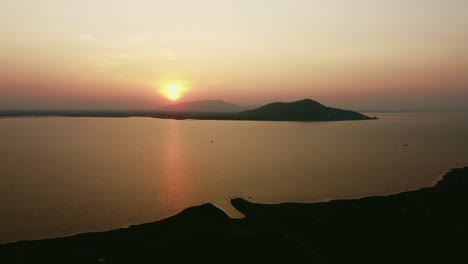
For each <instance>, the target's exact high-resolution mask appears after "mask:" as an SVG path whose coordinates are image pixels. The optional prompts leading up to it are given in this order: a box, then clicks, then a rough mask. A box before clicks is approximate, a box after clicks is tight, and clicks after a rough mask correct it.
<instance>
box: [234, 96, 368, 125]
mask: <svg viewBox="0 0 468 264" xmlns="http://www.w3.org/2000/svg"><path fill="white" fill-rule="evenodd" d="M237 117H238V119H241V120H271V121H337V120H366V119H373V118H371V117H368V116H366V115H363V114H360V113H358V112H354V111H350V110H342V109H338V108H332V107H327V106H324V105H322V104H320V103H318V102H316V101H314V100H311V99H304V100H301V101H296V102H291V103H281V102H277V103H271V104H267V105H264V106H262V107H260V108H257V109H254V110H247V111H242V112H240V113H238V114H237Z"/></svg>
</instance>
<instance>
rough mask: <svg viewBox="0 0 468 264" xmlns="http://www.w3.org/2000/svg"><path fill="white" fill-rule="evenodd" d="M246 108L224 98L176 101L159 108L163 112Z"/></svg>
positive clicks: (228, 111) (231, 110) (228, 110)
mask: <svg viewBox="0 0 468 264" xmlns="http://www.w3.org/2000/svg"><path fill="white" fill-rule="evenodd" d="M243 110H245V108H243V107H242V106H240V105H236V104H231V103H228V102H225V101H222V100H204V101H192V102H184V103H176V104H172V105H168V106H166V107H163V108H161V109H159V111H163V112H184V113H237V112H240V111H243Z"/></svg>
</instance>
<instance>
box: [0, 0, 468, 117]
mask: <svg viewBox="0 0 468 264" xmlns="http://www.w3.org/2000/svg"><path fill="white" fill-rule="evenodd" d="M467 47H468V1H466V0H439V1H435V0H380V1H379V0H353V1H350V0H296V1H294V0H191V1H190V0H165V1H162V0H159V1H158V0H132V1H129V0H128V1H118V0H100V1H95V0H81V1H65V0H14V1H13V0H11V1H8V0H7V1H1V2H0V109H130V108H131V109H151V108H157V107H159V106H162V105H165V104H167V103H168V100H167V99H166V98H164V97H163V96H162V95H161V93H160V92H159V89H160V88H161V87H162V86H164V85H166V84H167V83H172V82H178V83H182V84H183V85H184V87H185V88H186V89H187V91H186V93H185V94H184V95H183V96H182V98H181V99H180V100H181V101H190V100H204V99H223V100H226V101H229V102H233V103H237V104H260V103H266V102H271V101H292V100H296V99H302V98H306V97H307V98H312V99H316V100H318V101H320V102H322V103H324V104H327V105H331V106H336V107H342V108H351V109H356V110H427V111H429V110H434V111H438V110H444V111H445V110H452V111H453V110H468V48H467Z"/></svg>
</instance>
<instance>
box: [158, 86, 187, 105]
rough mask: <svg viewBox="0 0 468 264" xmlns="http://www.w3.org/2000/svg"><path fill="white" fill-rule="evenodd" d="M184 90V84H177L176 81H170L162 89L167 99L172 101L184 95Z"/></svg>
mask: <svg viewBox="0 0 468 264" xmlns="http://www.w3.org/2000/svg"><path fill="white" fill-rule="evenodd" d="M184 91H185V89H184V88H183V87H182V85H180V84H176V83H170V84H167V85H166V86H165V87H164V89H163V90H162V93H163V95H164V96H165V97H166V98H167V99H169V100H171V101H176V100H178V99H179V98H180V97H182V94H183V92H184Z"/></svg>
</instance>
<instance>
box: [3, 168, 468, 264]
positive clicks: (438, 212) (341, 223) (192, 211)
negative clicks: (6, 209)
mask: <svg viewBox="0 0 468 264" xmlns="http://www.w3.org/2000/svg"><path fill="white" fill-rule="evenodd" d="M231 202H232V204H233V206H234V207H235V208H237V209H238V210H239V211H240V212H242V213H243V214H244V215H245V216H246V217H245V218H244V219H230V218H229V217H228V216H227V215H226V214H225V213H224V212H222V211H221V210H219V209H217V208H216V207H215V206H213V205H212V204H203V205H200V206H196V207H192V208H189V209H186V210H184V211H182V212H181V213H179V214H177V215H175V216H173V217H170V218H167V219H164V220H161V221H157V222H153V223H148V224H142V225H137V226H132V227H129V228H125V229H118V230H113V231H108V232H98V233H87V234H81V235H75V236H71V237H65V238H55V239H46V240H39V241H29V242H28V241H20V242H16V243H11V244H4V245H0V261H1V262H2V263H157V262H165V261H170V262H172V263H174V262H176V263H187V262H190V263H198V262H200V261H201V262H203V263H240V262H253V261H259V263H265V262H271V263H277V262H285V263H372V264H374V263H468V210H467V204H468V203H467V202H468V167H466V168H460V169H453V170H451V171H450V172H449V173H447V174H446V175H445V176H444V177H443V179H442V180H440V181H439V182H438V183H437V184H436V185H435V186H434V187H430V188H423V189H420V190H416V191H409V192H404V193H399V194H394V195H388V196H375V197H367V198H362V199H353V200H335V201H330V202H322V203H311V204H305V203H284V204H256V203H252V202H248V201H246V200H244V199H240V198H238V199H234V200H232V201H231Z"/></svg>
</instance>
